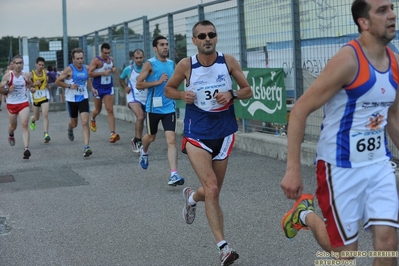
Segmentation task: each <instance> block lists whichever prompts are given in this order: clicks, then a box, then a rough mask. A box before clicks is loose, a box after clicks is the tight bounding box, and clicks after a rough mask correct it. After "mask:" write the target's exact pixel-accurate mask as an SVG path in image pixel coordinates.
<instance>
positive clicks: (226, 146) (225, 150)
mask: <svg viewBox="0 0 399 266" xmlns="http://www.w3.org/2000/svg"><path fill="white" fill-rule="evenodd" d="M234 141H235V135H234V134H231V135H229V136H227V137H224V138H222V139H192V138H188V137H184V138H183V141H182V145H181V146H182V152H183V153H187V150H186V145H187V143H190V144H191V145H193V146H195V147H197V148H200V149H203V150H206V151H207V152H209V153H210V154H211V155H212V160H224V159H226V158H227V157H229V155H230V153H231V150H232V149H233V146H234Z"/></svg>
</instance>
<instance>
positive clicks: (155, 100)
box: [152, 97, 162, 107]
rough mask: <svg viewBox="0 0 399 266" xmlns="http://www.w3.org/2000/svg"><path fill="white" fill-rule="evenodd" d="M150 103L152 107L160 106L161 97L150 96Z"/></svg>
mask: <svg viewBox="0 0 399 266" xmlns="http://www.w3.org/2000/svg"><path fill="white" fill-rule="evenodd" d="M152 105H153V106H154V107H162V97H154V98H152Z"/></svg>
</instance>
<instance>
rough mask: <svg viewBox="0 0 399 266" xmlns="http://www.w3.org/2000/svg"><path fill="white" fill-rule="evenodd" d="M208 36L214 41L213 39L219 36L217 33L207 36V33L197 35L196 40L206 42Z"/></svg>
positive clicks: (209, 33) (210, 33)
mask: <svg viewBox="0 0 399 266" xmlns="http://www.w3.org/2000/svg"><path fill="white" fill-rule="evenodd" d="M206 36H208V37H209V39H213V38H215V37H216V36H217V33H216V32H208V34H206V33H200V34H198V35H197V37H196V38H198V39H200V40H205V39H206Z"/></svg>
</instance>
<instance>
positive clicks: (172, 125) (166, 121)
mask: <svg viewBox="0 0 399 266" xmlns="http://www.w3.org/2000/svg"><path fill="white" fill-rule="evenodd" d="M159 121H162V126H163V130H164V131H173V132H174V131H175V130H176V113H175V112H173V113H169V114H155V113H147V130H148V135H155V134H157V132H158V124H159Z"/></svg>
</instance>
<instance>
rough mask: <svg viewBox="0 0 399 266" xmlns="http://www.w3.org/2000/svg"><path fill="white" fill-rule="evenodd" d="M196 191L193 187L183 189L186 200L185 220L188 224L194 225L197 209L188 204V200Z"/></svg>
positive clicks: (184, 208)
mask: <svg viewBox="0 0 399 266" xmlns="http://www.w3.org/2000/svg"><path fill="white" fill-rule="evenodd" d="M194 192H195V191H194V190H193V189H192V188H191V187H186V188H185V189H183V199H184V207H183V219H184V220H185V221H186V223H187V224H192V223H193V222H194V219H195V209H196V207H197V206H196V205H194V206H193V205H191V204H190V203H189V202H188V199H189V198H190V196H191V195H192V194H194Z"/></svg>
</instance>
